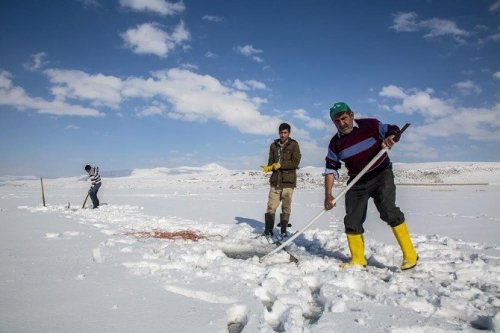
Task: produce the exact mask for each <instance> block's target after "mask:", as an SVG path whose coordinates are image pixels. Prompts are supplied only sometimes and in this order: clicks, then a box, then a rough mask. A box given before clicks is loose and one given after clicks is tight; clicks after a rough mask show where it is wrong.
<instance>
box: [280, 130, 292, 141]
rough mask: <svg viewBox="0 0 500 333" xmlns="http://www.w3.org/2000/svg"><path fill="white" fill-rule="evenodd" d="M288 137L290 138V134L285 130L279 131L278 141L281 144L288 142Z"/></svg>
mask: <svg viewBox="0 0 500 333" xmlns="http://www.w3.org/2000/svg"><path fill="white" fill-rule="evenodd" d="M289 136H290V132H288V130H287V129H284V130H282V131H280V141H281V143H283V142H285V141H286V140H288V137H289Z"/></svg>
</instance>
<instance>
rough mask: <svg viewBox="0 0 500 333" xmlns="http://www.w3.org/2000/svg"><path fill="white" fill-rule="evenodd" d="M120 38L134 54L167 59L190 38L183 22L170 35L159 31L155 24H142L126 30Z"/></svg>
mask: <svg viewBox="0 0 500 333" xmlns="http://www.w3.org/2000/svg"><path fill="white" fill-rule="evenodd" d="M121 37H122V39H123V40H124V41H125V44H126V46H128V47H129V48H131V49H132V50H133V52H134V53H137V54H154V55H157V56H159V57H167V56H168V54H169V53H170V52H171V51H172V50H173V49H174V48H175V47H176V46H177V45H179V44H182V43H183V42H184V41H187V40H189V38H190V36H189V31H187V30H186V28H185V27H184V22H181V23H179V24H178V25H177V26H176V27H175V29H174V31H173V32H172V33H171V34H169V33H168V32H166V31H163V30H162V29H160V25H159V24H157V23H144V24H141V25H137V26H136V27H135V28H130V29H128V30H127V31H126V32H125V33H123V34H121Z"/></svg>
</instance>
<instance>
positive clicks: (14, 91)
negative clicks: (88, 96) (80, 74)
mask: <svg viewBox="0 0 500 333" xmlns="http://www.w3.org/2000/svg"><path fill="white" fill-rule="evenodd" d="M0 105H4V106H10V107H13V108H15V109H17V110H27V109H29V110H35V111H36V112H37V113H42V114H51V115H55V116H82V117H102V116H104V114H103V113H101V112H99V111H97V110H95V109H91V108H86V107H82V106H79V105H71V104H67V103H65V102H64V101H62V100H58V99H55V100H53V101H47V100H45V99H43V98H38V97H31V96H29V95H28V94H26V92H25V91H24V89H23V88H21V87H17V86H14V84H13V83H12V75H11V74H10V73H9V72H6V71H0Z"/></svg>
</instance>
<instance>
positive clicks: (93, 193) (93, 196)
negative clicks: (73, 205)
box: [89, 183, 101, 208]
mask: <svg viewBox="0 0 500 333" xmlns="http://www.w3.org/2000/svg"><path fill="white" fill-rule="evenodd" d="M100 187H101V183H97V184H95V185H94V186H92V187H91V188H90V190H89V196H90V199H91V200H92V205H94V208H97V207H99V199H98V198H97V191H99V188H100Z"/></svg>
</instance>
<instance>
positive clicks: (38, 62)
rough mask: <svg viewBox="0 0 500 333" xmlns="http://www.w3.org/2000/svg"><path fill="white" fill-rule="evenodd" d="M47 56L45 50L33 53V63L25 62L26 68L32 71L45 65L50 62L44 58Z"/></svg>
mask: <svg viewBox="0 0 500 333" xmlns="http://www.w3.org/2000/svg"><path fill="white" fill-rule="evenodd" d="M46 56H47V53H45V52H39V53H35V54H33V55H31V63H26V64H24V65H23V66H24V68H26V69H28V70H30V71H36V70H38V69H40V68H42V67H44V66H45V65H47V64H48V61H45V60H44V58H45V57H46Z"/></svg>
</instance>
